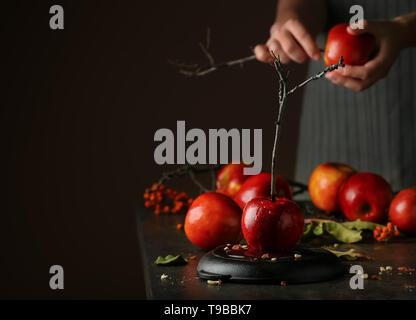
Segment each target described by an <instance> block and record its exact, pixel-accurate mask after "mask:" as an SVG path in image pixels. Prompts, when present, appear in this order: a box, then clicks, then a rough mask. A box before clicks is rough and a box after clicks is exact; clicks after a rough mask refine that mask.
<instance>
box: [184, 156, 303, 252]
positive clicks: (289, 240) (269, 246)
mask: <svg viewBox="0 0 416 320" xmlns="http://www.w3.org/2000/svg"><path fill="white" fill-rule="evenodd" d="M244 167H245V165H244V164H228V165H226V166H225V167H224V168H222V170H221V171H220V172H219V173H218V175H217V192H208V193H204V194H202V195H200V196H199V197H197V198H196V199H195V200H194V201H193V203H192V205H191V207H190V208H189V210H188V213H187V215H186V219H185V226H184V229H185V233H186V235H187V237H188V239H189V240H190V241H191V242H192V243H193V244H195V245H196V246H198V247H200V248H202V249H204V250H210V249H213V248H215V247H217V246H219V245H223V244H227V243H236V242H239V241H240V240H241V237H242V235H244V238H245V239H246V241H247V243H248V245H249V247H250V249H251V250H250V251H251V252H258V254H261V253H263V252H268V253H271V252H282V251H290V250H291V249H292V248H293V247H294V246H295V244H296V243H297V242H298V241H299V240H300V238H301V237H302V234H303V227H304V218H303V214H302V211H301V210H300V208H299V207H298V205H297V204H296V203H295V202H293V201H292V200H291V199H292V191H291V188H290V186H289V184H288V183H287V182H286V181H285V180H284V179H283V178H282V177H280V176H278V175H276V191H277V195H278V196H277V198H276V199H273V200H272V199H270V193H271V174H270V173H260V174H257V175H254V176H245V175H244V173H243V169H244Z"/></svg>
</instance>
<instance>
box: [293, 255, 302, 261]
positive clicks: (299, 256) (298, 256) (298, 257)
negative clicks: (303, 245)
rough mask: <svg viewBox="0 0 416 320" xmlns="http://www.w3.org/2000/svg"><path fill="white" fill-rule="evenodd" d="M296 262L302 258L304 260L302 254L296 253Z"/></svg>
mask: <svg viewBox="0 0 416 320" xmlns="http://www.w3.org/2000/svg"><path fill="white" fill-rule="evenodd" d="M294 256H295V260H299V259H300V258H302V255H301V254H298V253H295V255H294Z"/></svg>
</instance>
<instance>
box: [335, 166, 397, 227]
mask: <svg viewBox="0 0 416 320" xmlns="http://www.w3.org/2000/svg"><path fill="white" fill-rule="evenodd" d="M338 198H339V202H340V205H341V210H342V212H343V213H344V215H345V217H347V219H348V220H351V221H353V220H357V219H361V220H363V221H372V222H381V223H382V222H384V221H385V220H387V215H388V209H389V205H390V202H391V200H392V198H393V193H392V191H391V187H390V185H389V184H388V182H387V181H386V180H384V179H383V178H382V177H380V176H379V175H377V174H374V173H364V172H363V173H357V174H355V175H353V176H351V177H350V178H348V180H347V181H345V183H344V184H343V185H342V187H341V189H340V190H339V194H338Z"/></svg>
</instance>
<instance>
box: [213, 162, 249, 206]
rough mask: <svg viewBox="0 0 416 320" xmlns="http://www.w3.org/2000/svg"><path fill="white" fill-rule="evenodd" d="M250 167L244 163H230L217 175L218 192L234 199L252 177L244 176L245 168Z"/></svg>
mask: <svg viewBox="0 0 416 320" xmlns="http://www.w3.org/2000/svg"><path fill="white" fill-rule="evenodd" d="M247 167H248V166H247V165H245V164H243V163H229V164H227V165H225V166H224V167H223V168H222V169H221V170H220V171H219V172H218V174H217V180H216V185H217V192H219V193H222V194H225V195H226V196H229V197H231V198H233V197H234V196H235V195H236V194H237V192H238V191H239V190H240V188H241V186H242V185H243V183H244V181H246V180H247V179H248V178H249V177H250V176H249V175H245V174H244V168H247Z"/></svg>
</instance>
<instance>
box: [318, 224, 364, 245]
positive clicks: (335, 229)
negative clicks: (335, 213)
mask: <svg viewBox="0 0 416 320" xmlns="http://www.w3.org/2000/svg"><path fill="white" fill-rule="evenodd" d="M324 229H325V231H326V232H328V233H329V234H330V235H332V236H333V237H334V238H335V239H337V240H338V241H341V242H344V243H354V242H358V241H360V240H362V238H363V237H362V236H361V230H360V231H357V230H353V229H348V228H346V227H344V226H343V225H342V224H341V223H337V222H334V221H331V222H325V224H324Z"/></svg>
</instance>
